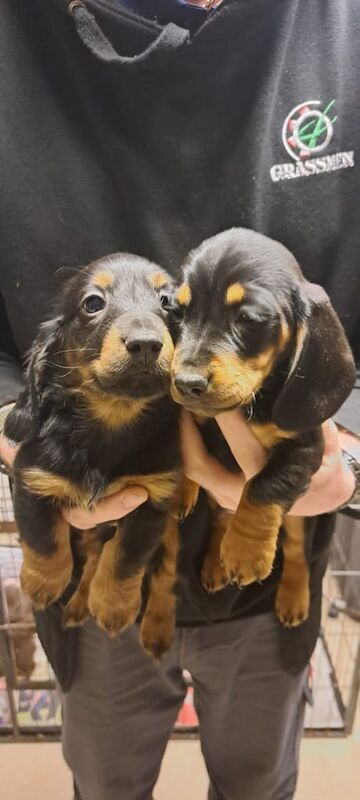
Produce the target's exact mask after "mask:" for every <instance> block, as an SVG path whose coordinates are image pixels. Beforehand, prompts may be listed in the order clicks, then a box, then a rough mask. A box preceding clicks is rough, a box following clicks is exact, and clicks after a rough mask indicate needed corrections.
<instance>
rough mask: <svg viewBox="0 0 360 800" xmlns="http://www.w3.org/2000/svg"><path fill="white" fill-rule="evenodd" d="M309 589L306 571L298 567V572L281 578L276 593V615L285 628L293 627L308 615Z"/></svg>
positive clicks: (303, 620)
mask: <svg viewBox="0 0 360 800" xmlns="http://www.w3.org/2000/svg"><path fill="white" fill-rule="evenodd" d="M309 606H310V591H309V580H308V572H307V570H305V569H303V570H302V569H301V568H299V571H298V574H295V573H294V575H293V576H292V577H289V576H286V577H285V579H283V578H282V579H281V581H280V583H279V587H278V590H277V594H276V603H275V610H276V615H277V617H278V619H279V620H280V622H281V623H282V624H283V625H284V626H285V628H295V627H296V626H297V625H301V623H302V622H305V620H306V619H307V618H308V616H309Z"/></svg>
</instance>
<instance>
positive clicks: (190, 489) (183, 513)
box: [177, 478, 200, 522]
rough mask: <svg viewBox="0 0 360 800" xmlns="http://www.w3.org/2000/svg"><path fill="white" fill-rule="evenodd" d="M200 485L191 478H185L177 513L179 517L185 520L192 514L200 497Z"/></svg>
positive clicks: (181, 520) (180, 519)
mask: <svg viewBox="0 0 360 800" xmlns="http://www.w3.org/2000/svg"><path fill="white" fill-rule="evenodd" d="M199 491H200V487H199V485H198V484H197V483H195V482H194V481H191V480H190V479H189V478H183V482H182V487H181V491H180V503H179V508H178V513H177V518H178V519H179V521H180V522H183V520H184V519H186V517H188V516H189V514H192V512H193V510H194V508H195V506H196V503H197V501H198V497H199Z"/></svg>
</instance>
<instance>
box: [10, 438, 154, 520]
mask: <svg viewBox="0 0 360 800" xmlns="http://www.w3.org/2000/svg"><path fill="white" fill-rule="evenodd" d="M18 450H19V446H18V445H17V446H15V447H14V445H13V444H11V442H9V440H8V439H7V438H6V437H5V436H4V434H0V461H2V462H3V463H4V464H5V465H6V466H7V467H9V468H10V469H11V468H12V466H13V463H14V460H15V456H16V453H17V452H18ZM147 499H148V494H147V491H146V489H144V488H143V487H142V486H129V487H128V488H127V489H122V491H120V492H115V494H112V495H109V497H105V498H104V499H103V500H99V502H98V503H96V505H95V507H94V509H93V510H91V511H84V510H83V509H81V508H67V509H65V508H64V509H63V512H62V513H63V516H64V517H65V519H66V521H67V522H68V523H69V524H70V525H73V526H74V528H79V529H80V530H87V529H88V528H93V527H94V526H95V525H99V524H100V523H103V522H112V520H115V519H116V520H117V519H121V518H122V517H125V516H126V514H130V512H131V511H134V510H135V508H138V506H140V505H142V503H145V502H146V500H147Z"/></svg>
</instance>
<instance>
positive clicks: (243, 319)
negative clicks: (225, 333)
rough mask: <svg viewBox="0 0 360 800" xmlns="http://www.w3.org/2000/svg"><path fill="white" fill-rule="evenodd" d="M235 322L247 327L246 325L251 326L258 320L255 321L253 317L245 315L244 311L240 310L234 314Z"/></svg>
mask: <svg viewBox="0 0 360 800" xmlns="http://www.w3.org/2000/svg"><path fill="white" fill-rule="evenodd" d="M236 322H238V323H239V324H241V323H243V324H244V325H247V324H252V323H254V322H258V320H257V319H255V317H252V316H250V315H249V314H247V313H246V312H245V311H242V310H240V311H238V313H237V314H236Z"/></svg>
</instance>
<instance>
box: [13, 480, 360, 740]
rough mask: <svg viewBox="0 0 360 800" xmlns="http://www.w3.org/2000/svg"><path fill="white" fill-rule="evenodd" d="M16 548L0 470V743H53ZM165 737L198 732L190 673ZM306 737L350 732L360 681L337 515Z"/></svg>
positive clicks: (357, 528) (352, 587) (359, 606)
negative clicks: (170, 731)
mask: <svg viewBox="0 0 360 800" xmlns="http://www.w3.org/2000/svg"><path fill="white" fill-rule="evenodd" d="M20 567H21V549H20V547H19V542H18V536H17V532H16V525H15V522H14V515H13V508H12V502H11V493H10V488H9V482H8V479H7V478H6V476H5V475H3V474H1V473H0V742H1V741H7V742H9V741H22V742H24V741H32V740H34V738H35V739H37V740H38V739H42V740H47V741H49V740H50V741H54V740H56V739H58V738H59V736H60V731H61V709H60V699H59V695H58V693H57V690H56V683H55V676H54V674H53V672H52V670H51V667H50V664H49V663H48V661H47V659H46V656H45V653H44V651H43V650H42V647H41V645H40V642H39V639H38V637H37V635H36V630H35V624H34V618H33V615H32V611H31V605H30V602H29V600H28V598H27V597H26V596H25V595H24V594H23V593H22V591H21V588H20V580H19V574H20ZM184 677H185V679H186V681H187V683H188V692H187V696H186V698H185V702H184V705H183V707H182V709H181V711H180V713H179V716H178V719H177V723H176V725H175V728H174V732H173V736H174V737H176V738H178V737H182V738H193V737H197V735H198V721H197V717H196V712H195V709H194V704H193V688H192V685H191V675H190V674H188V673H184ZM310 678H311V685H312V704H311V705H308V706H307V711H306V718H305V733H306V735H321V736H331V735H333V736H334V735H335V736H346V735H348V734H349V733H351V730H352V726H353V722H354V717H355V711H356V704H357V699H358V695H359V683H360V521H359V520H358V519H356V518H355V517H352V516H348V515H344V514H338V521H337V526H336V532H335V536H334V539H333V547H332V553H331V557H330V563H329V569H328V571H327V574H326V577H325V580H324V597H323V618H322V626H321V632H320V636H319V639H318V642H317V646H316V649H315V652H314V655H313V658H312V663H311V667H310Z"/></svg>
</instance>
